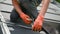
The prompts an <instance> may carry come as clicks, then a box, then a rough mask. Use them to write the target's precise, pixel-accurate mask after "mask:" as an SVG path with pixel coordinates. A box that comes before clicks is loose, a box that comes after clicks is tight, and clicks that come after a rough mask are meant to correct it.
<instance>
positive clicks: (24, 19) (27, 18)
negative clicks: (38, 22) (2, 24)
mask: <svg viewBox="0 0 60 34" xmlns="http://www.w3.org/2000/svg"><path fill="white" fill-rule="evenodd" d="M20 17H21V18H22V20H23V21H24V22H25V23H26V24H30V23H31V22H32V19H31V18H30V17H29V16H28V15H26V14H24V13H21V14H20Z"/></svg>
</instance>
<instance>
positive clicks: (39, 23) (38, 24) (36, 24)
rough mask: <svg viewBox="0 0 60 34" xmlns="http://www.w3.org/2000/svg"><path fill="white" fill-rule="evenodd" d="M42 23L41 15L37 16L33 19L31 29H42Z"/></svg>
mask: <svg viewBox="0 0 60 34" xmlns="http://www.w3.org/2000/svg"><path fill="white" fill-rule="evenodd" d="M42 24H43V16H40V17H39V16H38V18H37V19H36V20H35V22H34V24H33V26H32V30H33V31H40V30H41V29H42Z"/></svg>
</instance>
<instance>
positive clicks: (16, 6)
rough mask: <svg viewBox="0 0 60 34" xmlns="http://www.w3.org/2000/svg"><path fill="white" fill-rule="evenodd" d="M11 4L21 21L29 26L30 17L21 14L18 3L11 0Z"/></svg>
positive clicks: (15, 0)
mask: <svg viewBox="0 0 60 34" xmlns="http://www.w3.org/2000/svg"><path fill="white" fill-rule="evenodd" d="M12 4H13V6H14V8H15V9H16V11H17V13H18V14H19V16H20V17H21V18H22V19H23V21H24V22H25V23H26V24H30V23H31V19H30V17H29V16H28V15H26V14H24V13H23V12H22V10H21V7H20V6H19V3H18V1H17V0H12Z"/></svg>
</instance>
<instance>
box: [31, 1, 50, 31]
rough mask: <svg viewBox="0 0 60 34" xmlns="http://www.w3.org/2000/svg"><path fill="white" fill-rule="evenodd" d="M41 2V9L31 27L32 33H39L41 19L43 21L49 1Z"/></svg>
mask: <svg viewBox="0 0 60 34" xmlns="http://www.w3.org/2000/svg"><path fill="white" fill-rule="evenodd" d="M42 1H43V3H42V8H41V10H40V12H39V15H38V16H37V18H36V20H35V22H34V24H33V27H32V29H33V30H34V31H40V30H41V29H42V24H43V19H44V16H45V13H46V11H47V8H48V5H49V2H50V0H42Z"/></svg>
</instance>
